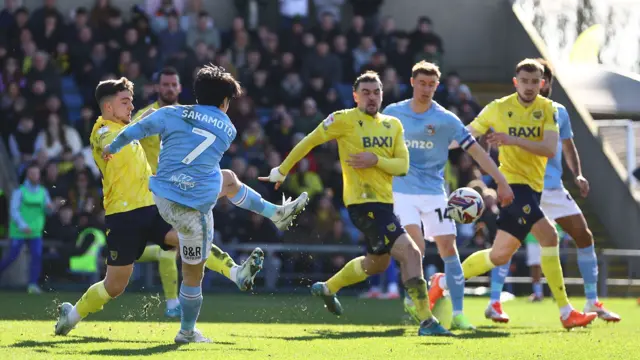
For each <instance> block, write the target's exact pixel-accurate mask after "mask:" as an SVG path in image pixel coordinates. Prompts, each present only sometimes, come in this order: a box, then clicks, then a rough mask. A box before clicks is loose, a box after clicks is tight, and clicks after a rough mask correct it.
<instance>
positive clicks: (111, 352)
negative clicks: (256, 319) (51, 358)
mask: <svg viewBox="0 0 640 360" xmlns="http://www.w3.org/2000/svg"><path fill="white" fill-rule="evenodd" d="M206 345H207V346H199V347H197V348H188V347H183V346H187V345H180V344H164V345H156V346H152V347H148V348H144V349H128V348H127V349H117V348H116V349H102V350H94V351H89V352H87V353H86V354H87V355H99V356H152V355H158V354H163V353H166V352H172V351H176V350H178V349H179V350H180V351H181V352H182V351H194V352H204V351H206V352H211V351H220V350H221V349H220V348H216V347H215V345H222V344H221V343H215V342H214V343H213V344H206ZM224 350H225V351H227V350H232V351H258V350H257V349H254V348H225V349H224Z"/></svg>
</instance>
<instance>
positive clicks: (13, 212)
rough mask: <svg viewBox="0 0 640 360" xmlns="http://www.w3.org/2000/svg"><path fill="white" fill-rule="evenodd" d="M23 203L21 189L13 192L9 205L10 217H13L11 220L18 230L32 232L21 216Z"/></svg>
mask: <svg viewBox="0 0 640 360" xmlns="http://www.w3.org/2000/svg"><path fill="white" fill-rule="evenodd" d="M21 203H22V191H20V189H16V190H14V191H13V194H12V195H11V202H10V203H9V216H11V220H13V221H14V222H15V223H16V225H18V228H19V229H20V230H22V231H25V232H28V231H30V229H29V225H27V223H26V222H25V221H24V219H23V218H22V215H21V214H20V204H21Z"/></svg>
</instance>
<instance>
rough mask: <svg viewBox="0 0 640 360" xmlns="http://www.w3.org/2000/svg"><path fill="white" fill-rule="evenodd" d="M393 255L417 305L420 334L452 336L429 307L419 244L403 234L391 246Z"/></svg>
mask: <svg viewBox="0 0 640 360" xmlns="http://www.w3.org/2000/svg"><path fill="white" fill-rule="evenodd" d="M391 256H393V257H394V258H395V259H396V260H398V262H399V263H400V272H401V274H402V281H403V284H404V288H405V289H406V290H407V294H408V295H409V297H411V300H412V301H413V303H414V304H415V306H416V313H417V317H418V320H419V321H420V329H419V330H418V335H420V336H452V335H453V334H451V333H450V332H449V331H448V330H447V329H445V328H444V327H443V326H442V325H440V323H439V322H438V319H436V318H435V316H433V314H432V313H431V310H430V308H429V296H428V293H427V282H426V280H425V279H424V275H423V272H422V254H421V253H420V250H419V249H418V246H417V245H416V244H415V242H413V240H411V238H410V237H409V235H407V234H406V233H403V234H401V235H400V236H399V237H398V238H397V239H396V241H395V243H394V244H393V247H392V248H391Z"/></svg>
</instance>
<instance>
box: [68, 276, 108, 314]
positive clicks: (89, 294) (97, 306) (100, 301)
mask: <svg viewBox="0 0 640 360" xmlns="http://www.w3.org/2000/svg"><path fill="white" fill-rule="evenodd" d="M109 300H111V296H109V293H107V289H106V288H105V287H104V280H103V281H100V282H97V283H95V284H93V285H91V286H90V287H89V289H88V290H87V291H86V292H85V293H84V294H83V295H82V297H81V298H80V300H78V302H77V303H76V305H75V306H74V309H75V311H76V312H77V313H78V315H79V316H80V318H81V319H83V318H85V317H87V315H89V314H91V313H94V312H98V311H100V310H102V307H103V306H104V304H106V303H108V302H109Z"/></svg>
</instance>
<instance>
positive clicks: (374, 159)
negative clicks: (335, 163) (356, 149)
mask: <svg viewBox="0 0 640 360" xmlns="http://www.w3.org/2000/svg"><path fill="white" fill-rule="evenodd" d="M345 162H346V163H347V165H349V166H351V167H352V168H354V169H366V168H370V167H373V166H376V164H377V163H378V155H376V154H374V153H370V152H366V151H365V152H361V153H358V154H349V158H348V159H347V160H346V161H345Z"/></svg>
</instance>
